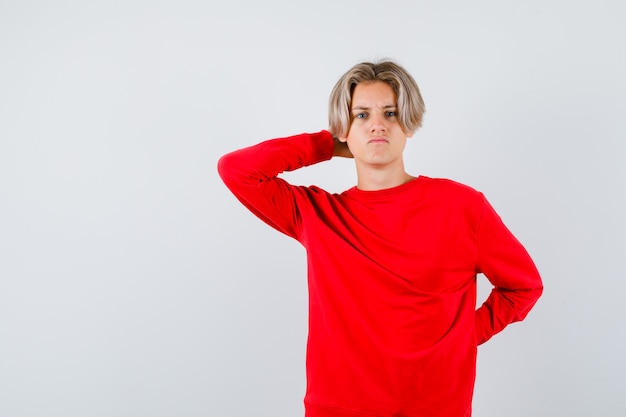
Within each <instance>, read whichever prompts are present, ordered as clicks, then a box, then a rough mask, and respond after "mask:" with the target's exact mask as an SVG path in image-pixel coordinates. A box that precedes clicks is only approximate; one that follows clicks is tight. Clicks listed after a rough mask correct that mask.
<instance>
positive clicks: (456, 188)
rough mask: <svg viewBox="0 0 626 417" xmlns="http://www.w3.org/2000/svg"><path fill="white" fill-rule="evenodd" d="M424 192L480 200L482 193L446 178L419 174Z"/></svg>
mask: <svg viewBox="0 0 626 417" xmlns="http://www.w3.org/2000/svg"><path fill="white" fill-rule="evenodd" d="M420 179H421V180H422V183H423V185H424V189H425V191H426V192H428V193H431V194H435V195H441V196H447V197H454V198H457V199H467V200H482V198H483V195H482V193H481V192H480V191H478V190H476V189H475V188H473V187H471V186H469V185H466V184H462V183H460V182H457V181H454V180H451V179H447V178H430V177H426V176H420Z"/></svg>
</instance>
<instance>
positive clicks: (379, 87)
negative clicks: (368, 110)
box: [352, 81, 398, 107]
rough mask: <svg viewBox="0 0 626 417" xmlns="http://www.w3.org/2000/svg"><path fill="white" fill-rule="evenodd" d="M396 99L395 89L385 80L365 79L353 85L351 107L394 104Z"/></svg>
mask: <svg viewBox="0 0 626 417" xmlns="http://www.w3.org/2000/svg"><path fill="white" fill-rule="evenodd" d="M397 99H398V98H397V97H396V93H395V91H393V88H392V87H391V86H390V85H389V84H387V83H386V82H384V81H367V82H363V83H360V84H357V85H356V87H354V92H353V93H352V107H357V106H358V107H364V106H365V107H371V106H376V107H388V106H395V105H396V102H397Z"/></svg>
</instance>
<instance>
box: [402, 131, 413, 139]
mask: <svg viewBox="0 0 626 417" xmlns="http://www.w3.org/2000/svg"><path fill="white" fill-rule="evenodd" d="M414 133H415V132H404V134H405V135H406V138H407V139H410V138H412V137H413V134H414Z"/></svg>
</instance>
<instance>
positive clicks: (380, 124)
mask: <svg viewBox="0 0 626 417" xmlns="http://www.w3.org/2000/svg"><path fill="white" fill-rule="evenodd" d="M386 131H387V120H385V117H384V116H383V115H382V114H373V115H371V116H370V132H372V133H375V132H386Z"/></svg>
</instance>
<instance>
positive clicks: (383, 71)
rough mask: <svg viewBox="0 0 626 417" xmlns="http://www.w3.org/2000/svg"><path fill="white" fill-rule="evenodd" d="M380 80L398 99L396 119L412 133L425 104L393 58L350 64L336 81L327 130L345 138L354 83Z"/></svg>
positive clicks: (406, 74) (420, 120)
mask: <svg viewBox="0 0 626 417" xmlns="http://www.w3.org/2000/svg"><path fill="white" fill-rule="evenodd" d="M371 81H382V82H385V83H387V84H389V85H390V86H391V88H393V91H394V92H395V93H396V97H397V100H398V103H397V106H398V122H399V123H400V126H401V127H402V129H403V130H404V131H405V132H407V133H409V134H412V133H414V132H415V131H416V130H417V129H419V127H420V126H421V125H422V118H423V116H424V112H425V111H426V107H425V106H424V100H422V95H421V94H420V90H419V88H418V86H417V83H416V82H415V80H414V79H413V77H411V75H410V74H409V73H408V72H407V71H406V70H405V69H404V68H402V67H401V66H400V65H398V64H396V63H394V62H392V61H380V62H376V63H372V62H362V63H360V64H357V65H355V66H353V67H352V68H350V69H349V70H348V71H347V72H346V73H345V74H344V75H343V76H342V77H341V78H340V79H339V81H337V84H335V87H333V90H332V92H331V93H330V100H329V105H328V122H329V130H330V132H331V133H332V134H333V136H335V137H341V138H345V137H346V136H347V135H348V131H349V130H350V124H351V123H352V117H351V115H350V107H351V105H352V94H353V93H354V88H355V87H356V86H357V84H360V83H363V82H371Z"/></svg>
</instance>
